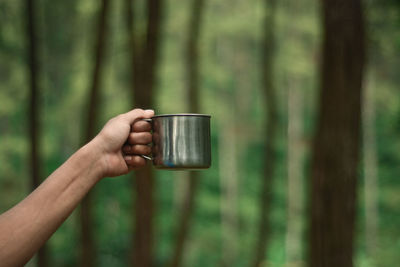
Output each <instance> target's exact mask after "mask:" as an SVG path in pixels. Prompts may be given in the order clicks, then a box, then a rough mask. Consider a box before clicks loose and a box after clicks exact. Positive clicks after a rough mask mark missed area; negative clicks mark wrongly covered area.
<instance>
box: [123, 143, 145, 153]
mask: <svg viewBox="0 0 400 267" xmlns="http://www.w3.org/2000/svg"><path fill="white" fill-rule="evenodd" d="M122 151H123V152H124V153H125V154H126V155H132V154H133V155H149V154H150V153H151V147H149V146H147V145H133V146H131V145H125V146H124V147H123V148H122Z"/></svg>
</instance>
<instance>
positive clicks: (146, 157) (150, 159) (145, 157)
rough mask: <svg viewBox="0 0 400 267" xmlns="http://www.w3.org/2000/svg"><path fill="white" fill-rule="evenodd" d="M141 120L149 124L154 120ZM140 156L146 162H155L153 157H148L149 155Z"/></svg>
mask: <svg viewBox="0 0 400 267" xmlns="http://www.w3.org/2000/svg"><path fill="white" fill-rule="evenodd" d="M141 120H142V121H147V122H153V120H152V119H141ZM138 156H139V157H142V158H144V159H146V160H149V161H153V157H151V156H147V155H138Z"/></svg>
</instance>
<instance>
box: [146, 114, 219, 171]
mask: <svg viewBox="0 0 400 267" xmlns="http://www.w3.org/2000/svg"><path fill="white" fill-rule="evenodd" d="M210 119H211V116H210V115H204V114H189V113H181V114H164V115H156V116H154V117H152V118H151V119H145V120H146V121H149V122H151V125H152V131H153V149H152V157H148V156H144V155H142V157H144V158H146V159H148V160H152V161H153V165H154V167H156V168H157V169H169V170H185V169H186V170H193V169H194V170H195V169H207V168H209V167H210V166H211V140H210V139H211V138H210Z"/></svg>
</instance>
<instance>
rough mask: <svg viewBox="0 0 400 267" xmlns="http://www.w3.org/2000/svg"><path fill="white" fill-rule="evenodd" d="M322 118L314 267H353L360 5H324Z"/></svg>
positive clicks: (315, 179)
mask: <svg viewBox="0 0 400 267" xmlns="http://www.w3.org/2000/svg"><path fill="white" fill-rule="evenodd" d="M322 7H323V29H324V32H323V47H322V73H321V74H322V75H321V85H320V92H321V93H320V100H319V118H318V120H317V125H316V135H315V139H314V144H313V149H312V166H311V171H312V177H311V180H312V184H311V216H310V217H311V227H310V231H309V233H310V249H309V252H310V255H309V262H310V266H312V267H327V266H332V267H333V266H342V267H350V266H353V241H354V228H355V213H356V186H357V168H358V162H359V145H360V144H359V143H360V126H361V85H362V77H363V66H364V51H365V47H364V46H365V45H364V21H363V15H362V7H361V1H360V0H323V1H322Z"/></svg>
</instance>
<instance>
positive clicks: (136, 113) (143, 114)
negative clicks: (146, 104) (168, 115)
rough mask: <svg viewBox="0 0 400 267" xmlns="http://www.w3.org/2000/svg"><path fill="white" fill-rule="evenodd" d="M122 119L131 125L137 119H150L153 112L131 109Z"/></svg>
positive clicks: (150, 110)
mask: <svg viewBox="0 0 400 267" xmlns="http://www.w3.org/2000/svg"><path fill="white" fill-rule="evenodd" d="M123 116H124V118H125V119H126V120H128V123H129V124H133V123H134V122H136V121H137V120H139V119H150V118H151V117H153V116H154V110H152V109H147V110H143V109H139V108H137V109H133V110H131V111H129V112H127V113H125V114H123Z"/></svg>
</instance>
